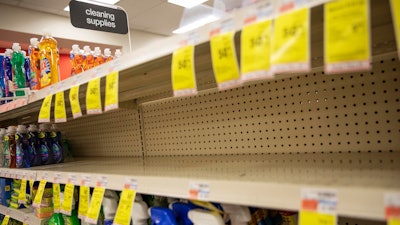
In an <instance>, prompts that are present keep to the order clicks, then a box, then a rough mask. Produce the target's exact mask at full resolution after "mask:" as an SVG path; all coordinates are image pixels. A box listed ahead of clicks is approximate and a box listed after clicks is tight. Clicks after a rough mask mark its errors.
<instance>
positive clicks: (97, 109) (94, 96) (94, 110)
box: [86, 78, 102, 114]
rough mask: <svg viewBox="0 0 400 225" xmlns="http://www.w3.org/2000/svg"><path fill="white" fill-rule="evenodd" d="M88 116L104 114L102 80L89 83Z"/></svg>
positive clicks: (87, 95)
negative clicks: (101, 92)
mask: <svg viewBox="0 0 400 225" xmlns="http://www.w3.org/2000/svg"><path fill="white" fill-rule="evenodd" d="M86 111H87V114H100V113H101V112H102V106H101V95H100V78H95V79H93V80H91V81H89V83H88V86H87V91H86Z"/></svg>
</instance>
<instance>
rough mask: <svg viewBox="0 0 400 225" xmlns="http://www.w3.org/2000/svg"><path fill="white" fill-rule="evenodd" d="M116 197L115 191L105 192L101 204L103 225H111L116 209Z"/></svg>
mask: <svg viewBox="0 0 400 225" xmlns="http://www.w3.org/2000/svg"><path fill="white" fill-rule="evenodd" d="M118 201H119V200H118V195H117V193H116V192H115V191H112V190H106V191H105V192H104V198H103V202H102V203H101V204H102V206H103V211H104V225H112V224H113V221H114V217H115V214H116V213H117V208H118Z"/></svg>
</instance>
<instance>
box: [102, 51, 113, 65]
mask: <svg viewBox="0 0 400 225" xmlns="http://www.w3.org/2000/svg"><path fill="white" fill-rule="evenodd" d="M113 59H114V58H113V56H112V55H111V50H110V49H109V48H105V49H104V61H105V62H110V61H111V60H113Z"/></svg>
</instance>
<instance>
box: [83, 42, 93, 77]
mask: <svg viewBox="0 0 400 225" xmlns="http://www.w3.org/2000/svg"><path fill="white" fill-rule="evenodd" d="M83 58H84V61H83V70H85V71H86V70H89V69H91V68H93V67H94V56H93V54H92V51H91V50H90V47H89V46H87V45H86V46H84V47H83Z"/></svg>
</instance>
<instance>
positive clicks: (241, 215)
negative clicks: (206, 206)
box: [221, 204, 251, 225]
mask: <svg viewBox="0 0 400 225" xmlns="http://www.w3.org/2000/svg"><path fill="white" fill-rule="evenodd" d="M221 205H222V208H223V209H224V212H225V213H227V214H228V215H229V217H230V219H231V225H247V223H248V222H249V221H250V220H251V215H250V210H249V208H248V207H245V206H240V205H231V204H221Z"/></svg>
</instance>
